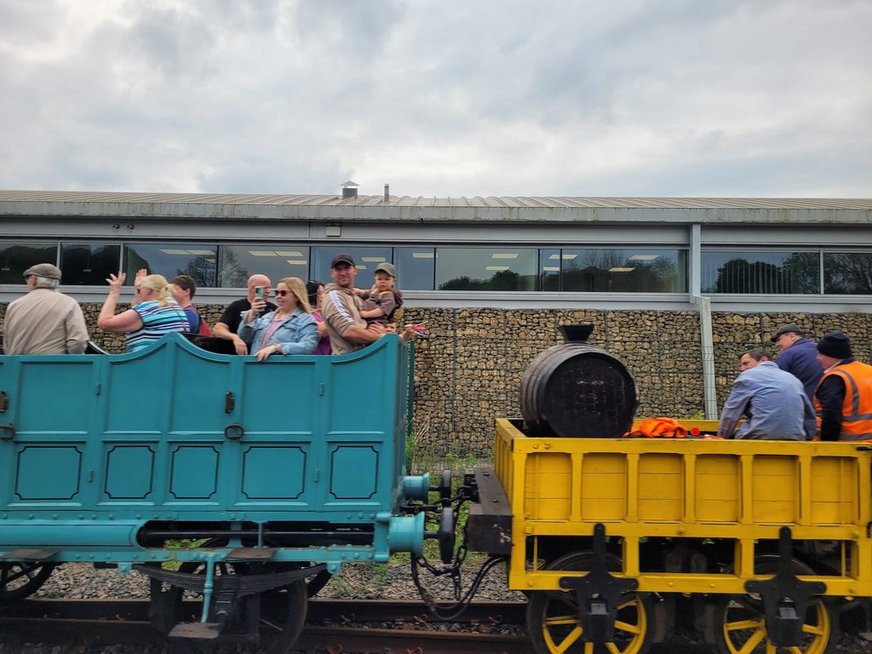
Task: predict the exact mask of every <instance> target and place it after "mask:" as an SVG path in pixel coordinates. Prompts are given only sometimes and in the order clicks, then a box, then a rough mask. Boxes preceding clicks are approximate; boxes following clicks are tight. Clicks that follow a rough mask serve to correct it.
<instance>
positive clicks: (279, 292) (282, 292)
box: [276, 288, 290, 297]
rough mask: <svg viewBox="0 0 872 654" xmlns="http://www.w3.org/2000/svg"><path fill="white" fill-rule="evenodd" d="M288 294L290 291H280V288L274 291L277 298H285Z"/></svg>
mask: <svg viewBox="0 0 872 654" xmlns="http://www.w3.org/2000/svg"><path fill="white" fill-rule="evenodd" d="M288 293H290V291H283V290H282V289H280V288H278V289H276V295H277V296H278V297H284V296H286V295H287V294H288Z"/></svg>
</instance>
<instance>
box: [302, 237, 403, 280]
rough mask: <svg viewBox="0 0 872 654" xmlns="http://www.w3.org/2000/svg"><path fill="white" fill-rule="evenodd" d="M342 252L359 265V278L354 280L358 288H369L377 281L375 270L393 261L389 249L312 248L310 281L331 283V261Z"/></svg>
mask: <svg viewBox="0 0 872 654" xmlns="http://www.w3.org/2000/svg"><path fill="white" fill-rule="evenodd" d="M340 252H346V253H348V254H350V255H351V257H352V258H353V259H354V262H355V263H356V264H357V277H356V278H355V280H354V284H355V286H357V287H358V288H369V287H370V286H372V285H373V282H374V281H375V274H374V273H375V268H376V266H377V265H379V264H380V263H382V262H384V261H387V262H390V261H391V248H389V247H348V246H338V247H336V246H332V247H326V246H318V247H313V248H312V267H311V269H310V273H309V279H313V280H318V281H320V282H323V283H325V284H327V283H329V282H330V281H332V280H331V278H330V261H331V260H332V259H333V257H335V256H336V255H337V254H339V253H340ZM397 287H398V288H402V283H401V282H400V280H399V279H398V280H397Z"/></svg>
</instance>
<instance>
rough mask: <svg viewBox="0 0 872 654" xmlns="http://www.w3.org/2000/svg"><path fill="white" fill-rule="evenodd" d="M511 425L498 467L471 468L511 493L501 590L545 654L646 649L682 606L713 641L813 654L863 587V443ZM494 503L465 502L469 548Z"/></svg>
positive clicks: (868, 517)
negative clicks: (522, 610) (512, 594)
mask: <svg viewBox="0 0 872 654" xmlns="http://www.w3.org/2000/svg"><path fill="white" fill-rule="evenodd" d="M520 424H521V423H520V422H513V421H510V420H505V419H500V420H497V424H496V449H495V452H494V467H493V470H492V471H489V470H487V469H480V470H479V471H478V475H477V476H478V478H479V479H480V480H481V481H480V482H479V486H480V487H485V489H486V492H487V493H488V494H489V497H490V500H489V501H491V502H492V503H493V504H495V505H497V504H499V501H501V500H502V498H500V497H493V496H495V495H496V496H499V495H500V492H499V491H500V490H502V491H503V492H504V493H505V499H504V501H505V502H507V507H508V510H507V511H505V514H506V515H503V516H502V520H503V522H502V524H503V526H506V530H507V531H508V532H509V533H507V534H504V538H503V539H502V540H503V541H505V542H506V543H508V542H509V541H510V561H509V587H510V588H511V589H514V590H520V591H524V592H526V593H527V594H528V596H529V598H530V599H529V608H528V623H529V628H530V632H531V637H532V639H533V642H534V645H535V646H536V649H537V651H539V652H549V653H550V652H576V651H578V652H585V654H587V653H588V652H596V651H604V652H612V653H613V654H633V653H637V652H642V651H644V650H645V649H646V648H647V646H648V645H649V644H650V643H651V642H657V641H659V640H661V639H662V638H663V637H664V635H665V632H666V629H667V627H668V625H669V624H671V622H672V621H674V620H675V619H676V616H675V607H676V606H678V607H681V608H684V607H685V606H687V605H689V606H690V607H692V610H693V612H694V619H695V621H696V623H697V625H698V626H700V627H701V629H702V631H704V633H705V634H706V637H707V639H708V640H709V641H710V642H711V643H712V644H714V645H717V647H718V649H719V650H720V651H721V652H726V653H730V654H738V653H739V652H741V653H746V652H755V651H761V652H763V651H765V652H774V651H777V650H778V649H779V648H780V647H786V649H785V650H784V651H791V652H802V653H805V654H814V653H819V652H824V651H825V649H826V648H827V645H828V643H829V642H830V640H831V635H832V634H833V633H834V632H835V631H836V627H837V620H838V613H839V608H840V607H841V606H844V605H845V604H846V603H847V602H850V601H851V600H854V599H856V598H869V597H870V596H872V536H870V529H872V509H870V501H872V490H870V483H872V481H870V479H872V445H870V444H866V443H857V442H836V443H831V442H826V443H824V442H796V441H735V440H719V439H705V438H684V439H674V438H666V439H664V438H623V439H617V438H609V439H604V438H556V437H555V438H540V437H535V438H534V437H528V436H527V435H526V434H525V433H524V432H523V431H522V430H521V428H520ZM684 424H685V426H688V427H691V426H697V427H699V428H700V430H701V431H703V432H706V431H710V430H711V428H712V427H713V426H714V424H713V423H709V422H706V421H697V422H694V423H692V424H690V423H688V422H685V423H684ZM494 477H496V479H497V480H498V481H499V484H498V486H497V484H496V483H495V481H493V478H494ZM488 479H491V480H492V481H491V483H490V484H488V481H487V480H488ZM494 514H495V512H494V511H493V510H489V509H488V508H486V507H482V506H475V507H473V510H472V512H471V514H470V515H471V518H470V521H471V544H472V547H473V548H474V549H477V547H476V545H475V540H476V538H477V534H479V533H484V532H487V531H488V526H489V527H491V528H490V531H491V532H493V529H492V527H493V525H496V524H497V522H495V521H494V519H493V516H494ZM507 515H510V518H508V520H507V519H506V516H507ZM509 525H510V526H509ZM494 542H495V539H494V537H493V535H491V536H490V538H489V543H491V544H492V543H494ZM490 549H491V550H492V551H493V550H498V549H499V548H494V547H490ZM508 550H509V547H508V545H507V546H506V548H505V550H504V551H508ZM682 598H691V599H689V600H684V599H682ZM681 613H682V614H685V613H687V611H681Z"/></svg>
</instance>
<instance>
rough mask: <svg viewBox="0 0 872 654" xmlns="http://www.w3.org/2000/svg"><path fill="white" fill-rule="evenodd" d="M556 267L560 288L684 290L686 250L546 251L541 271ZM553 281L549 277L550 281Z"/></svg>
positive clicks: (612, 290)
mask: <svg viewBox="0 0 872 654" xmlns="http://www.w3.org/2000/svg"><path fill="white" fill-rule="evenodd" d="M557 266H559V267H560V270H561V285H560V290H562V291H584V292H588V293H686V292H687V252H686V251H685V250H677V249H676V250H671V249H670V250H667V249H650V248H638V247H633V248H623V249H617V248H593V249H571V248H564V249H562V250H560V251H559V252H557V251H553V252H550V253H549V254H548V259H547V264H546V265H543V272H545V271H546V268H547V272H549V273H551V274H553V273H552V272H551V271H552V270H553V268H554V267H557ZM550 283H551V284H553V280H552V281H551V282H550Z"/></svg>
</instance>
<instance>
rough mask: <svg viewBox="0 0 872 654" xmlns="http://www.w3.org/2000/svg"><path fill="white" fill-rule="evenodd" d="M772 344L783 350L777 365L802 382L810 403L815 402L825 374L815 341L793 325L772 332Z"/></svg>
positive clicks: (783, 326)
mask: <svg viewBox="0 0 872 654" xmlns="http://www.w3.org/2000/svg"><path fill="white" fill-rule="evenodd" d="M772 342H773V343H775V345H777V346H778V349H779V350H781V354H780V355H779V357H778V360H777V361H776V362H775V363H777V364H778V367H779V368H781V369H782V370H784V371H786V372H789V373H790V374H791V375H793V376H794V377H796V378H797V379H798V380H799V381H801V382H802V386H803V388H804V389H805V394H806V395H807V396H808V399H809V401H813V398H814V391H815V389H816V388H817V385H818V382H819V381H820V379H821V375H823V374H824V370H823V368H822V367H821V363H820V361H818V359H817V350H816V349H815V347H814V341H811V340H810V339H808V338H805V332H804V331H803V330H802V329H801V328H800V327H798V326H796V325H794V324H793V323H791V324H789V325H782V326H781V327H779V328H778V329H776V330H775V331H774V332H772Z"/></svg>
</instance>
